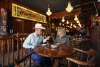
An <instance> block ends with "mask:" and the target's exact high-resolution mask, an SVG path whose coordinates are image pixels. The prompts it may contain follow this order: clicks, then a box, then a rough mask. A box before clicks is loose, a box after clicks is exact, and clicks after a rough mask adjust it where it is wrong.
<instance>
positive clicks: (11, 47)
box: [0, 33, 28, 67]
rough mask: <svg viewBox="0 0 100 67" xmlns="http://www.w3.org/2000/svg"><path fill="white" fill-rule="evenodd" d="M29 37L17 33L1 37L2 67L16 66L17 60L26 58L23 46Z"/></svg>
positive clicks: (0, 58)
mask: <svg viewBox="0 0 100 67" xmlns="http://www.w3.org/2000/svg"><path fill="white" fill-rule="evenodd" d="M27 35H28V34H26V33H16V34H13V35H9V36H1V37H0V67H5V66H7V67H8V65H14V63H15V59H21V58H23V57H24V56H26V53H25V49H24V48H23V47H22V44H23V41H24V40H25V38H26V37H27ZM23 65H25V63H23ZM23 67H24V66H23Z"/></svg>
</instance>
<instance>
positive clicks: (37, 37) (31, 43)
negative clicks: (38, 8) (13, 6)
mask: <svg viewBox="0 0 100 67" xmlns="http://www.w3.org/2000/svg"><path fill="white" fill-rule="evenodd" d="M43 29H45V28H44V27H43V26H42V24H40V23H36V24H35V32H33V33H31V34H30V35H29V36H28V37H27V38H26V40H25V41H24V43H23V47H24V48H28V49H30V50H29V53H30V52H32V51H33V50H32V49H34V48H35V47H36V46H39V45H41V43H43V41H46V40H48V39H49V37H47V38H46V39H43V37H42V30H43ZM31 57H32V60H33V61H34V62H35V63H36V64H41V63H42V62H43V61H42V59H43V58H42V57H41V56H40V55H38V54H36V53H33V54H32V56H31Z"/></svg>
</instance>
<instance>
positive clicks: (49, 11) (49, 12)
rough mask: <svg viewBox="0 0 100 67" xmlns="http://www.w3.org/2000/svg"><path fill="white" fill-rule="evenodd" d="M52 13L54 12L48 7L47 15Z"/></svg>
mask: <svg viewBox="0 0 100 67" xmlns="http://www.w3.org/2000/svg"><path fill="white" fill-rule="evenodd" d="M51 14H52V12H51V10H50V8H49V7H48V10H47V12H46V15H48V16H50V15H51Z"/></svg>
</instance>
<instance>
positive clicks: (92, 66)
mask: <svg viewBox="0 0 100 67" xmlns="http://www.w3.org/2000/svg"><path fill="white" fill-rule="evenodd" d="M73 50H74V51H77V52H80V53H83V54H86V55H87V60H86V61H83V60H81V59H76V58H74V57H67V58H66V60H68V67H71V65H70V62H73V63H75V64H77V65H78V67H81V66H84V67H95V63H93V62H92V61H89V60H88V57H89V56H93V57H94V56H95V55H96V54H95V51H90V52H89V51H83V50H80V49H78V48H73Z"/></svg>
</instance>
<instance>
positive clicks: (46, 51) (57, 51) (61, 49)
mask: <svg viewBox="0 0 100 67" xmlns="http://www.w3.org/2000/svg"><path fill="white" fill-rule="evenodd" d="M35 52H36V53H38V54H39V55H41V56H43V57H49V58H54V59H55V61H54V64H53V66H52V67H57V65H58V61H59V60H58V59H59V58H65V57H70V56H71V55H72V53H73V49H72V48H71V47H68V46H65V45H59V46H58V47H57V48H51V47H43V46H39V47H37V48H36V49H35Z"/></svg>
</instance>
